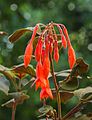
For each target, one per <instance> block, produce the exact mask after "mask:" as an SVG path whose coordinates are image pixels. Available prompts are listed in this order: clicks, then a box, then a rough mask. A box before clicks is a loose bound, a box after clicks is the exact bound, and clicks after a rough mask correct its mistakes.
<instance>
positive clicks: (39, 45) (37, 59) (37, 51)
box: [35, 37, 43, 61]
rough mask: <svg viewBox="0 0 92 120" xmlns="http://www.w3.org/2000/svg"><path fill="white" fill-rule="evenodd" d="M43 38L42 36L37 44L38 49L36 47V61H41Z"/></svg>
mask: <svg viewBox="0 0 92 120" xmlns="http://www.w3.org/2000/svg"><path fill="white" fill-rule="evenodd" d="M42 45H43V42H42V39H41V37H40V38H39V39H38V43H37V45H36V49H35V59H36V61H40V60H41V55H42Z"/></svg>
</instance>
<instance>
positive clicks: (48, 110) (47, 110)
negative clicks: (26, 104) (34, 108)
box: [38, 105, 54, 117]
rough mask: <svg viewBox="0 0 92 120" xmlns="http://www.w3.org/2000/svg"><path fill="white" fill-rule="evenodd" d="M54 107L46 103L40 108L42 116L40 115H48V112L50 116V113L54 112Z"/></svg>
mask: <svg viewBox="0 0 92 120" xmlns="http://www.w3.org/2000/svg"><path fill="white" fill-rule="evenodd" d="M53 110H54V109H53V107H52V106H50V105H45V106H43V107H41V108H40V109H39V112H40V113H41V115H40V116H38V117H42V116H45V115H47V114H48V116H49V113H51V111H52V112H53Z"/></svg>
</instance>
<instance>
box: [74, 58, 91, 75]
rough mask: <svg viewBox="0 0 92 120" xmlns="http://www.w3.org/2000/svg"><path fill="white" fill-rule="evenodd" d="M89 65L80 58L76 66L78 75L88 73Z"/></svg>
mask: <svg viewBox="0 0 92 120" xmlns="http://www.w3.org/2000/svg"><path fill="white" fill-rule="evenodd" d="M88 67H89V66H88V64H87V63H86V62H85V61H84V60H83V58H78V59H77V60H76V63H75V66H74V68H76V69H77V71H76V72H77V74H78V75H81V74H83V73H86V72H87V71H88Z"/></svg>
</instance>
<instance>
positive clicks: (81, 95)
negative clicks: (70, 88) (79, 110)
mask: <svg viewBox="0 0 92 120" xmlns="http://www.w3.org/2000/svg"><path fill="white" fill-rule="evenodd" d="M73 93H74V95H75V96H77V97H78V99H79V100H88V101H89V100H92V87H86V88H81V89H78V90H75V91H74V92H73Z"/></svg>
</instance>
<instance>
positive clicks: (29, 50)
mask: <svg viewBox="0 0 92 120" xmlns="http://www.w3.org/2000/svg"><path fill="white" fill-rule="evenodd" d="M32 52H33V45H32V42H30V43H29V44H28V45H27V47H26V50H25V54H24V65H25V67H27V66H28V65H29V63H30V61H31V56H32Z"/></svg>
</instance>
